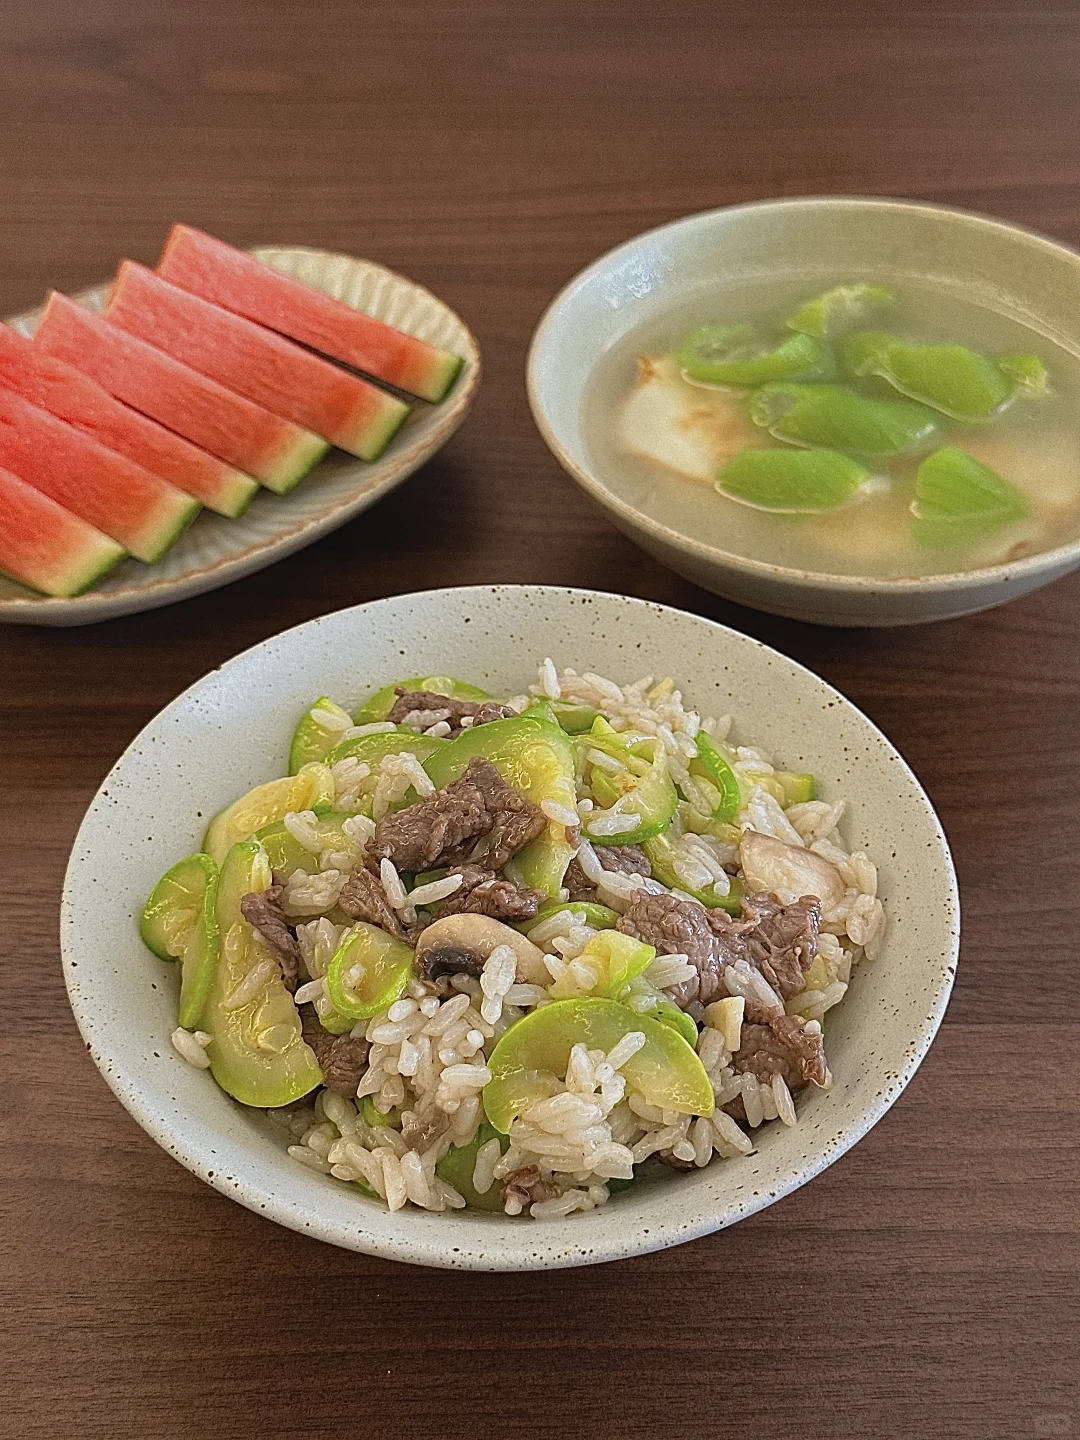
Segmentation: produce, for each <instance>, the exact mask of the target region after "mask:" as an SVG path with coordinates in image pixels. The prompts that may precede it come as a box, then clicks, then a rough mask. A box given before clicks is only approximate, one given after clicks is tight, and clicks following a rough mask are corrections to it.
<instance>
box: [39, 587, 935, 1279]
mask: <svg viewBox="0 0 1080 1440" xmlns="http://www.w3.org/2000/svg"><path fill="white" fill-rule="evenodd" d="M545 655H554V657H555V659H556V661H557V663H559V664H562V665H573V666H575V667H576V668H577V669H579V670H588V669H594V670H597V671H599V672H600V673H602V674H606V675H610V676H612V677H613V678H615V679H619V680H623V681H630V680H635V679H638V678H639V677H640V676H641V675H642V674H644V673H647V672H650V671H651V672H652V673H653V674H654V675H657V676H663V675H672V676H674V677H676V679H677V681H678V682H679V683H680V684H681V685H682V687H683V689H684V693H685V694H686V695H687V696H688V697H689V698H690V700H691V701H692V702H693V703H694V705H696V706H699V707H700V708H701V709H702V710H703V711H705V712H709V713H712V714H715V715H722V714H724V713H725V712H729V711H730V712H731V713H732V714H733V715H734V716H735V731H734V734H735V736H736V737H737V738H743V739H749V740H753V741H756V742H758V743H760V744H761V745H762V746H763V747H765V748H766V749H767V750H769V751H771V752H772V753H773V754H774V756H775V757H776V758H777V760H778V762H782V763H783V764H784V765H786V766H790V767H791V768H793V769H796V770H811V771H813V773H814V774H815V775H816V776H817V778H818V781H819V784H820V787H821V791H822V794H823V795H824V797H825V798H833V797H837V796H840V795H843V796H846V797H847V798H848V801H849V806H848V813H847V816H846V819H845V822H844V825H843V827H842V829H843V832H844V834H845V836H846V839H847V840H848V842H849V844H851V845H852V847H853V848H856V847H857V848H862V849H865V850H867V851H868V852H869V854H870V856H871V857H872V859H874V860H875V861H876V862H877V864H878V866H879V869H880V890H881V894H882V896H883V899H884V902H885V906H886V910H887V913H888V916H889V930H888V933H887V939H886V943H885V947H884V950H883V952H882V954H881V955H880V956H879V957H878V959H876V960H875V961H873V962H864V964H863V965H862V966H861V967H860V969H859V971H858V973H857V975H856V978H855V982H854V984H853V985H852V987H851V990H850V992H849V994H848V995H847V997H846V998H845V1000H844V1002H843V1004H842V1005H840V1006H838V1007H837V1008H836V1009H835V1010H833V1011H832V1012H830V1014H829V1016H828V1018H827V1021H826V1034H827V1040H828V1053H829V1063H830V1066H831V1068H832V1071H833V1075H834V1077H835V1084H834V1088H833V1089H832V1090H831V1091H830V1092H829V1093H825V1092H824V1091H821V1090H813V1091H812V1092H806V1093H804V1094H802V1095H801V1096H800V1097H799V1102H798V1105H799V1124H798V1126H797V1127H796V1128H795V1129H791V1130H789V1129H787V1128H785V1127H784V1126H782V1125H772V1126H766V1127H765V1128H764V1129H763V1130H760V1131H758V1132H757V1133H756V1136H755V1143H756V1147H757V1148H756V1150H755V1153H754V1154H753V1155H752V1156H750V1157H748V1158H746V1159H745V1160H734V1161H720V1162H714V1163H713V1164H712V1165H710V1166H709V1167H708V1168H707V1169H705V1170H699V1171H696V1172H695V1173H692V1174H687V1175H681V1174H680V1175H672V1176H670V1177H661V1178H660V1179H659V1180H657V1181H655V1182H645V1181H642V1182H639V1183H638V1184H637V1185H635V1186H634V1187H633V1189H631V1190H629V1191H626V1192H624V1193H622V1194H618V1195H615V1196H613V1197H612V1199H611V1201H610V1202H609V1204H608V1205H606V1206H604V1207H603V1208H602V1209H598V1210H593V1211H591V1212H589V1213H588V1214H584V1215H579V1216H575V1217H572V1218H571V1219H569V1220H567V1221H565V1222H550V1221H549V1222H541V1221H532V1220H528V1219H525V1220H510V1219H507V1218H506V1217H504V1216H500V1215H489V1214H479V1213H476V1212H470V1211H465V1212H458V1213H454V1212H450V1213H448V1214H445V1215H434V1214H429V1213H427V1212H422V1211H415V1210H410V1211H399V1212H398V1213H396V1214H393V1215H392V1214H390V1213H389V1212H387V1211H386V1210H385V1209H383V1208H382V1206H381V1205H378V1204H376V1203H375V1202H374V1201H371V1200H368V1199H365V1197H364V1196H362V1195H360V1194H358V1193H357V1191H356V1190H355V1189H353V1188H352V1187H350V1186H345V1185H342V1184H341V1183H340V1182H339V1181H335V1180H333V1179H331V1178H330V1177H328V1176H324V1175H318V1174H315V1173H314V1172H312V1171H311V1170H308V1169H305V1168H304V1167H303V1166H302V1165H299V1164H297V1163H296V1161H294V1160H292V1159H290V1158H289V1156H288V1155H287V1154H286V1153H285V1146H284V1141H283V1138H282V1131H281V1130H280V1128H279V1127H278V1126H276V1125H275V1124H274V1123H273V1122H272V1121H271V1120H269V1119H268V1118H267V1117H266V1116H265V1115H263V1114H262V1113H261V1112H259V1111H255V1110H248V1109H244V1108H243V1107H242V1106H240V1105H237V1104H236V1103H234V1102H233V1101H232V1100H230V1099H229V1097H228V1096H227V1095H226V1094H225V1093H224V1092H223V1091H222V1090H219V1089H218V1087H217V1085H215V1083H214V1081H213V1080H212V1078H211V1077H210V1075H209V1074H208V1073H207V1072H206V1071H201V1070H194V1069H192V1068H191V1067H190V1066H189V1065H187V1064H186V1063H185V1062H184V1061H183V1060H181V1059H180V1057H179V1056H178V1055H176V1054H175V1053H174V1052H173V1050H172V1048H171V1046H170V1044H169V1036H170V1034H171V1033H172V1030H173V1028H174V1027H175V1025H176V985H177V981H176V966H175V965H170V964H168V963H163V962H162V961H159V960H155V959H154V958H153V957H152V956H151V955H150V953H149V952H148V951H147V950H145V949H144V948H143V946H142V944H141V943H140V940H139V935H138V930H137V928H136V922H137V917H138V915H139V914H140V912H141V910H142V906H143V903H144V901H145V898H146V896H147V895H148V894H149V893H150V890H151V889H152V887H153V885H154V883H155V882H156V881H157V879H158V877H159V875H160V874H161V873H162V872H163V871H164V870H165V869H166V868H167V867H168V866H169V865H171V864H172V863H173V862H174V861H175V860H178V859H179V858H180V857H181V856H183V855H186V854H188V853H189V852H191V851H192V850H194V849H196V848H197V846H198V845H199V844H200V843H201V838H202V833H203V828H204V826H205V825H206V822H207V819H208V818H209V816H211V815H212V814H213V813H214V812H215V811H216V810H218V809H219V808H220V807H221V806H222V805H224V804H225V803H227V802H228V801H230V800H232V799H233V797H234V796H236V795H237V794H239V793H241V792H242V791H244V790H245V789H246V788H248V787H249V786H252V785H255V784H257V783H259V782H260V781H262V780H267V779H270V778H272V777H273V776H275V775H279V774H281V773H283V772H284V769H285V765H286V756H287V754H288V747H289V739H290V737H291V734H292V730H293V727H294V726H295V724H296V722H297V720H298V718H299V717H300V715H301V714H302V712H303V710H304V709H305V707H307V706H309V705H310V704H311V703H312V701H313V700H314V699H315V697H316V696H318V695H323V694H331V695H335V696H337V698H338V699H339V700H341V701H342V702H343V703H345V704H349V705H353V704H356V703H357V702H359V701H360V700H361V699H362V698H363V696H364V695H365V694H366V693H367V691H368V689H369V687H371V686H378V685H383V684H385V683H386V682H388V681H390V680H393V679H395V678H397V677H400V676H402V675H415V674H420V675H426V674H435V673H439V674H445V673H450V674H454V675H460V676H462V677H467V678H468V679H470V680H473V681H476V682H478V683H480V684H482V685H484V686H485V688H487V689H489V690H491V691H492V693H494V694H515V693H517V692H519V691H520V690H521V689H522V688H523V687H524V685H525V684H526V683H527V682H528V681H529V680H530V679H532V678H533V674H534V672H533V670H532V664H533V661H534V659H542V658H543V657H544V656H545ZM61 939H62V947H63V956H64V971H65V978H66V980H67V987H68V994H69V995H70V997H71V1004H72V1007H73V1009H74V1011H75V1017H76V1019H77V1020H78V1022H79V1028H80V1029H81V1031H82V1034H83V1037H84V1039H85V1040H86V1042H87V1045H88V1047H89V1050H90V1054H91V1056H92V1058H93V1060H94V1062H95V1063H96V1064H97V1066H98V1068H99V1069H100V1070H101V1072H102V1074H103V1075H104V1077H105V1079H106V1080H107V1081H108V1083H109V1085H111V1087H112V1088H113V1090H114V1091H115V1092H116V1094H117V1096H118V1097H119V1099H120V1100H121V1102H122V1103H123V1104H124V1105H125V1106H126V1108H127V1109H128V1110H129V1111H130V1112H131V1114H132V1115H133V1116H134V1117H135V1119H136V1120H137V1121H138V1122H139V1124H140V1125H142V1126H143V1127H144V1128H145V1129H146V1130H147V1131H148V1132H149V1133H150V1134H151V1135H152V1136H153V1137H154V1139H155V1140H157V1141H158V1143H159V1144H160V1145H162V1146H164V1148H165V1149H166V1150H168V1151H169V1153H170V1154H172V1155H175V1156H176V1158H177V1159H178V1160H179V1161H180V1162H181V1163H182V1164H184V1165H186V1166H187V1167H188V1169H190V1170H192V1171H193V1172H194V1173H195V1174H196V1175H199V1176H200V1177H201V1178H202V1179H204V1180H207V1181H209V1182H210V1184H212V1185H213V1186H214V1187H215V1188H216V1189H218V1190H220V1191H221V1192H222V1193H223V1194H225V1195H228V1196H230V1197H231V1198H232V1199H234V1200H239V1201H240V1202H241V1203H242V1204H244V1205H246V1206H248V1207H249V1208H250V1209H252V1210H255V1211H257V1212H259V1213H261V1214H264V1215H267V1216H269V1217H270V1218H271V1219H274V1220H277V1221H279V1222H280V1223H281V1224H283V1225H288V1226H291V1227H292V1228H293V1229H294V1230H299V1231H303V1232H305V1233H307V1234H310V1235H315V1236H318V1237H319V1238H320V1239H322V1240H328V1241H330V1242H332V1243H333V1244H335V1245H342V1246H345V1247H347V1248H349V1249H353V1250H362V1251H365V1252H367V1253H369V1254H374V1255H383V1256H387V1257H389V1258H393V1259H396V1260H407V1261H412V1262H414V1263H416V1264H422V1265H443V1266H455V1267H461V1268H466V1269H476V1270H527V1269H538V1268H543V1267H546V1266H561V1265H587V1264H592V1263H594V1262H596V1261H601V1260H614V1259H618V1258H620V1257H623V1256H628V1255H636V1254H640V1253H642V1252H643V1251H648V1250H657V1249H660V1248H661V1247H663V1246H667V1245H675V1244H678V1243H679V1242H680V1241H683V1240H691V1239H693V1238H695V1237H696V1236H699V1235H705V1234H708V1233H709V1232H710V1231H713V1230H719V1229H720V1228H722V1227H723V1226H725V1225H731V1224H733V1223H734V1222H735V1221H737V1220H740V1219H742V1218H743V1216H746V1215H751V1214H753V1213H754V1212H755V1211H757V1210H760V1209H762V1208H763V1207H764V1206H766V1205H769V1204H771V1203H772V1202H773V1201H774V1200H778V1199H779V1198H780V1197H781V1196H782V1195H786V1194H788V1193H789V1192H790V1191H792V1190H795V1189H796V1188H797V1187H798V1186H800V1185H803V1184H805V1183H806V1181H807V1180H810V1179H811V1178H812V1177H813V1176H814V1175H816V1174H817V1173H818V1172H819V1171H820V1170H823V1169H824V1168H825V1166H826V1165H829V1164H831V1162H832V1161H833V1160H835V1159H837V1158H838V1157H839V1156H840V1155H842V1154H843V1153H844V1151H845V1150H847V1149H848V1148H849V1147H850V1146H851V1145H853V1144H854V1143H855V1141H856V1140H858V1139H859V1138H860V1137H861V1136H862V1135H865V1134H866V1132H867V1131H868V1130H869V1129H870V1127H871V1126H872V1125H873V1124H874V1123H875V1122H876V1121H877V1120H880V1118H881V1117H882V1115H884V1114H885V1112H886V1110H888V1108H889V1106H890V1105H891V1104H892V1103H893V1101H894V1100H895V1099H896V1097H897V1096H898V1095H899V1094H900V1091H901V1090H902V1089H903V1088H904V1086H905V1085H906V1084H907V1082H908V1081H909V1080H910V1078H911V1076H912V1075H913V1074H914V1072H915V1069H916V1067H917V1066H918V1064H919V1062H920V1060H921V1059H922V1057H923V1056H924V1055H925V1053H926V1051H927V1049H928V1047H929V1045H930V1042H931V1040H932V1039H933V1037H934V1034H935V1032H936V1031H937V1028H938V1025H939V1023H940V1021H941V1017H942V1015H943V1013H944V1010H945V1005H946V1002H947V1000H948V997H949V991H950V989H951V986H952V978H953V972H954V969H955V965H956V957H957V950H958V945H959V903H958V897H957V890H956V878H955V875H954V873H953V866H952V860H951V858H950V855H949V847H948V845H947V843H946V840H945V836H944V835H943V833H942V830H941V826H940V824H939V823H938V820H937V817H936V816H935V814H934V811H933V809H932V807H931V805H930V802H929V800H928V799H927V797H926V795H925V794H924V793H923V790H922V789H921V787H920V785H919V783H918V781H917V780H916V779H915V777H914V775H913V774H912V773H911V771H910V770H909V769H908V767H907V765H906V764H905V763H904V761H903V760H902V759H901V758H900V756H899V755H898V754H897V752H896V750H894V749H893V747H892V745H890V743H889V742H888V740H886V738H885V737H884V736H883V735H882V734H881V732H880V731H879V730H877V729H876V728H875V727H874V726H873V725H872V724H871V723H870V721H869V720H868V719H867V718H866V716H865V715H863V714H862V713H861V712H860V711H858V710H856V709H855V707H854V706H853V705H851V704H850V703H849V702H848V701H847V700H845V699H844V697H843V696H842V695H840V694H839V692H838V691H836V690H834V689H833V688H832V687H831V686H829V685H826V684H825V682H824V681H823V680H819V679H818V678H817V676H815V675H812V674H811V673H810V672H809V671H808V670H804V669H803V668H802V666H801V665H797V664H795V662H794V661H792V660H788V659H786V658H785V657H784V656H783V655H780V654H778V653H777V652H776V651H775V650H770V649H769V648H768V647H767V646H765V645H762V644H760V643H759V642H758V641H756V640H751V639H749V638H748V637H747V636H745V635H739V634H737V633H736V632H735V631H733V630H728V629H726V628H724V627H723V626H721V625H716V624H714V623H712V622H711V621H708V620H702V619H699V618H698V617H697V616H694V615H687V614H684V613H683V612H681V611H679V610H671V609H668V608H667V607H666V606H661V605H653V604H649V603H647V602H645V601H641V600H631V599H627V598H625V597H623V596H618V595H604V594H599V593H597V592H595V591H588V590H567V589H560V588H554V587H547V586H539V585H537V586H490V587H480V586H475V587H469V588H465V589H457V590H433V591H427V592H426V593H422V594H418V595H400V596H395V597H393V598H392V599H388V600H376V601H373V602H372V603H371V604H368V605H358V606H357V607H356V608H355V609H351V610H341V611H338V612H337V614H334V615H326V616H323V617H322V618H320V619H318V620H312V621H309V622H308V623H307V624H306V625H300V626H298V627H297V628H296V629H295V630H287V631H285V633H284V634H281V635H277V636H275V637H274V638H273V639H272V640H266V641H264V642H263V643H262V644H261V645H257V646H255V647H254V649H251V650H247V651H245V652H244V654H242V655H238V656H237V657H236V658H235V659H234V660H230V661H229V662H228V664H226V665H224V666H222V667H221V669H219V670H214V671H213V672H211V674H209V675H207V676H205V677H204V678H203V679H202V680H200V681H198V682H197V683H196V684H195V685H193V686H192V687H191V689H190V690H187V691H185V693H184V694H183V695H181V696H180V697H179V698H178V699H176V700H174V701H173V703H172V704H171V705H169V706H167V707H166V709H164V710H163V711H162V712H161V714H160V715H158V717H157V718H156V719H155V720H153V721H152V722H151V723H150V724H149V725H148V726H147V727H146V729H145V730H143V732H142V733H141V734H140V735H139V736H138V737H137V738H136V739H135V740H134V741H133V742H132V744H131V745H130V746H129V747H128V749H127V751H126V752H125V753H124V755H123V756H122V757H121V759H120V760H119V761H118V762H117V764H116V765H115V766H114V767H113V769H112V771H111V772H110V774H109V776H108V778H107V779H106V781H105V783H104V784H103V785H102V787H101V789H100V791H99V792H98V794H97V796H96V797H95V799H94V801H93V803H92V805H91V806H90V809H89V811H88V813H87V815H86V818H85V820H84V821H83V824H82V827H81V829H80V831H79V834H78V838H77V839H76V841H75V847H74V850H73V852H72V856H71V861H70V863H69V865H68V870H67V876H66V879H65V884H64V899H63V909H62V917H61Z"/></svg>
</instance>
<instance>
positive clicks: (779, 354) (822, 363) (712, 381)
mask: <svg viewBox="0 0 1080 1440" xmlns="http://www.w3.org/2000/svg"><path fill="white" fill-rule="evenodd" d="M676 358H677V359H678V363H679V365H680V367H681V368H682V370H683V372H684V374H685V375H686V376H687V377H688V378H689V379H691V380H696V381H698V382H699V383H701V384H704V385H734V386H739V387H741V386H750V385H765V384H767V383H768V382H769V381H770V380H821V379H824V378H825V377H826V376H828V375H829V374H831V372H832V356H831V354H830V352H829V350H828V348H827V347H826V346H825V345H824V344H823V343H822V341H820V340H816V339H815V338H814V337H813V336H812V335H789V336H787V338H786V339H784V340H781V341H780V343H779V345H777V346H775V348H774V349H772V350H768V349H762V348H761V347H760V346H758V345H755V344H753V343H751V341H750V332H749V330H748V328H747V327H746V326H745V325H703V326H702V327H701V328H700V329H699V330H695V331H693V332H692V334H690V335H688V336H687V337H686V339H685V340H684V341H683V342H682V344H681V345H680V346H679V350H678V354H677V357H676Z"/></svg>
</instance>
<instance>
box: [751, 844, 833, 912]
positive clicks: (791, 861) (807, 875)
mask: <svg viewBox="0 0 1080 1440" xmlns="http://www.w3.org/2000/svg"><path fill="white" fill-rule="evenodd" d="M739 854H740V858H741V860H742V869H743V878H744V881H745V884H746V888H747V890H767V891H769V892H771V893H772V894H773V895H775V896H776V898H777V899H778V900H779V901H780V902H781V903H782V904H784V905H793V904H794V903H795V902H796V901H797V900H799V899H800V898H801V897H802V896H804V895H815V896H816V897H817V898H818V899H819V900H820V901H821V908H822V910H824V911H825V912H826V913H827V912H828V911H829V910H831V909H832V908H833V907H834V906H835V905H839V903H840V901H841V900H842V899H843V898H844V882H843V880H842V879H841V876H840V872H839V870H837V868H836V866H835V865H830V864H829V862H828V860H823V859H822V857H821V856H820V855H815V854H814V852H813V851H812V850H804V849H803V848H802V847H801V846H798V845H788V844H786V843H785V842H784V841H783V840H775V839H774V838H773V837H772V836H771V835H759V834H758V832H757V831H756V830H747V831H746V832H745V833H744V835H743V837H742V842H741V844H740V846H739Z"/></svg>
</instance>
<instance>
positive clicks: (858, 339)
mask: <svg viewBox="0 0 1080 1440" xmlns="http://www.w3.org/2000/svg"><path fill="white" fill-rule="evenodd" d="M844 353H845V355H846V357H847V359H848V363H849V364H850V366H851V368H852V370H853V371H854V373H855V374H856V375H877V376H880V378H881V379H882V380H885V381H887V382H888V383H889V384H890V385H891V386H892V387H893V389H895V390H899V391H900V392H901V393H902V394H904V395H909V396H910V397H911V398H912V399H913V400H921V401H922V402H923V403H924V404H926V405H931V406H933V408H934V409H935V410H940V411H941V413H942V414H943V415H948V416H949V417H950V418H951V419H953V420H966V421H975V420H987V419H989V417H990V416H991V415H993V414H995V412H996V411H998V410H1000V409H1001V408H1002V406H1003V405H1004V404H1005V403H1006V401H1008V400H1009V399H1011V397H1012V394H1013V388H1014V387H1013V382H1012V380H1011V378H1010V377H1009V376H1008V375H1006V374H1005V373H1004V372H1003V371H1002V370H1001V368H1000V367H999V366H998V365H997V364H996V363H995V362H994V361H993V360H991V359H990V357H989V356H988V355H980V354H979V352H978V351H977V350H970V349H969V348H968V347H967V346H966V345H913V344H911V343H909V342H908V341H907V340H902V339H901V338H900V337H899V336H897V335H893V336H884V335H881V334H880V333H878V332H873V333H872V335H871V336H870V337H869V338H868V337H866V336H865V335H853V336H852V337H851V338H850V340H848V341H847V342H846V344H845V348H844Z"/></svg>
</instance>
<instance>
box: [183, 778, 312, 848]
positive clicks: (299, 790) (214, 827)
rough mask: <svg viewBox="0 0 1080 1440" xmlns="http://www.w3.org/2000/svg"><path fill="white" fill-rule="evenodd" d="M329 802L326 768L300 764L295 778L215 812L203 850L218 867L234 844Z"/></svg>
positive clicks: (261, 788)
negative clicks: (272, 825) (300, 811)
mask: <svg viewBox="0 0 1080 1440" xmlns="http://www.w3.org/2000/svg"><path fill="white" fill-rule="evenodd" d="M333 799H334V777H333V776H332V775H331V774H330V770H329V768H328V767H327V766H326V765H323V764H320V763H319V762H317V761H315V762H312V763H311V764H310V765H304V766H303V767H302V768H301V769H300V770H299V771H298V772H297V774H296V775H292V776H285V777H284V778H283V779H281V780H268V781H267V782H266V784H265V785H256V787H255V789H254V790H249V791H248V792H247V794H246V795H241V797H240V799H239V800H234V801H233V803H232V804H231V805H227V806H226V807H225V809H224V810H220V811H218V813H217V814H216V815H215V816H214V818H213V819H212V820H211V821H210V824H209V826H208V827H207V830H206V838H205V839H204V840H203V849H204V850H205V851H206V853H207V854H208V855H210V856H212V857H213V859H214V860H215V861H216V862H217V863H218V864H219V865H221V864H222V863H223V862H224V860H225V856H226V855H227V854H228V853H229V850H230V849H231V848H232V846H233V845H235V844H236V843H237V841H239V840H247V839H249V838H250V836H252V835H254V834H255V831H256V830H261V829H262V827H263V826H264V825H269V824H270V822H271V821H272V820H283V819H284V818H285V816H286V815H288V814H289V813H290V812H291V811H294V810H314V808H315V806H316V805H329V804H332V803H333Z"/></svg>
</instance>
